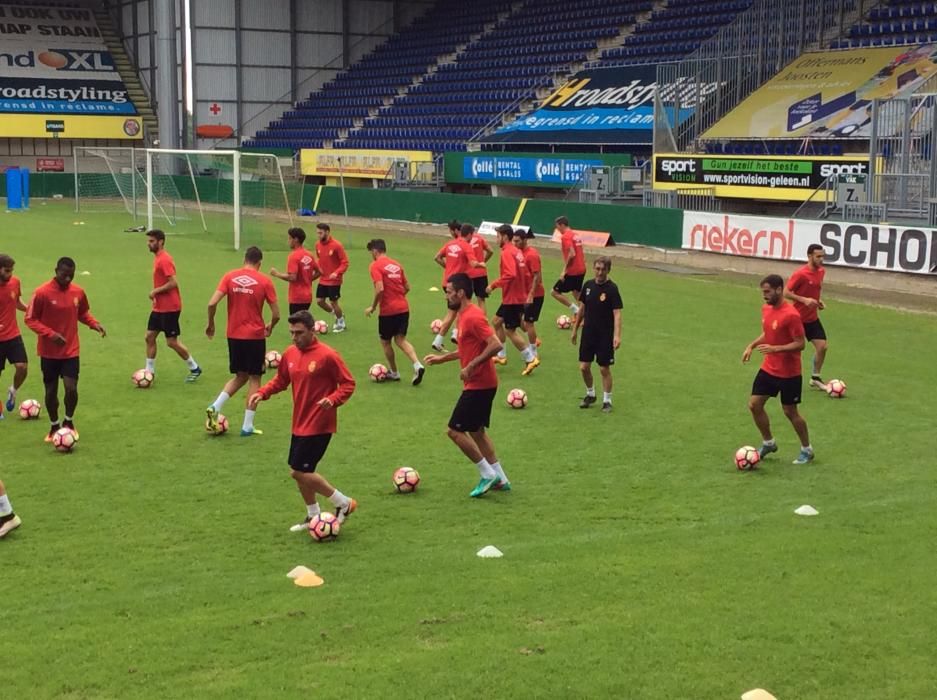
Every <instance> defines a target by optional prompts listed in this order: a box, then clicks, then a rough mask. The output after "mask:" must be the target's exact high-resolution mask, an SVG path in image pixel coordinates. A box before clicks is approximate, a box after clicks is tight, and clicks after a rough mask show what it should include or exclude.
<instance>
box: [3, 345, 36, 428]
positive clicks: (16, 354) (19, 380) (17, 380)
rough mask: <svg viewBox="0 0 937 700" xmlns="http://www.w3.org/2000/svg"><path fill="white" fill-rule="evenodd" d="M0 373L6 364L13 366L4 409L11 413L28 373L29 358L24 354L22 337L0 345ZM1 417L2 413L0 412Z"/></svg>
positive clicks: (24, 346)
mask: <svg viewBox="0 0 937 700" xmlns="http://www.w3.org/2000/svg"><path fill="white" fill-rule="evenodd" d="M0 346H2V347H0V373H2V372H3V366H4V364H5V363H6V362H9V363H10V364H11V365H13V383H12V384H11V385H10V388H9V389H7V399H6V408H7V410H8V411H12V410H13V409H14V408H16V392H18V391H19V389H20V387H21V386H23V382H25V381H26V375H27V374H28V373H29V356H28V355H27V354H26V345H25V344H24V343H23V337H22V336H17V337H16V338H13V339H12V340H8V341H6V342H5V343H0ZM0 415H2V411H0Z"/></svg>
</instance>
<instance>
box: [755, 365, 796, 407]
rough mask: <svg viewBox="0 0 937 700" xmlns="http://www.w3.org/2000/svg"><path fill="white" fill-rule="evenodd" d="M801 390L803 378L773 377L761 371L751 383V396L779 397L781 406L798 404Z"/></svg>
mask: <svg viewBox="0 0 937 700" xmlns="http://www.w3.org/2000/svg"><path fill="white" fill-rule="evenodd" d="M802 389H803V377H802V376H801V375H799V374H798V375H797V376H796V377H775V376H774V375H773V374H768V373H767V372H765V371H764V370H763V369H760V370H758V374H756V375H755V381H754V382H752V396H777V395H778V394H780V395H781V405H782V406H795V405H797V404H799V403H800V394H801V391H802Z"/></svg>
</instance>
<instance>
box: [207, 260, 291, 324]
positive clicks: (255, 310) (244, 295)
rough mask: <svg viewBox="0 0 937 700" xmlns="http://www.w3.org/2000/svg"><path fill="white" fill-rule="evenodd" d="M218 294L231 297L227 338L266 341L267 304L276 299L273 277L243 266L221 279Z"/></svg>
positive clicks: (229, 298) (229, 299)
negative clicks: (265, 310)
mask: <svg viewBox="0 0 937 700" xmlns="http://www.w3.org/2000/svg"><path fill="white" fill-rule="evenodd" d="M218 291H219V292H222V293H223V294H224V295H225V296H226V297H228V330H227V336H228V337H229V338H233V339H236V340H263V339H264V338H265V337H266V324H265V323H264V302H265V301H266V302H270V303H273V302H275V301H276V300H277V292H276V289H274V288H273V282H272V281H271V280H270V278H269V277H267V276H266V275H265V274H264V273H262V272H260V271H259V270H255V269H253V268H250V267H242V268H240V269H239V270H231V272H229V273H227V274H226V275H225V276H224V277H222V278H221V281H220V282H219V283H218Z"/></svg>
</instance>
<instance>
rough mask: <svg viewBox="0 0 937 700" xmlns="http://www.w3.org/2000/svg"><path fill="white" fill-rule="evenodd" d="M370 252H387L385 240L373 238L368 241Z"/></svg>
mask: <svg viewBox="0 0 937 700" xmlns="http://www.w3.org/2000/svg"><path fill="white" fill-rule="evenodd" d="M368 250H376V251H377V252H378V253H386V252H387V244H386V243H385V242H384V239H383V238H372V239H371V240H370V241H368Z"/></svg>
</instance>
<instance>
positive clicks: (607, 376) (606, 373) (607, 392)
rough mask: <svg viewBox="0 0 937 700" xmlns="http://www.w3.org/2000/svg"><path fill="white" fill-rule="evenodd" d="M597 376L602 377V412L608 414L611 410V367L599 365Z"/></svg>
mask: <svg viewBox="0 0 937 700" xmlns="http://www.w3.org/2000/svg"><path fill="white" fill-rule="evenodd" d="M599 374H600V375H601V377H602V410H603V411H604V412H605V413H608V412H609V411H611V410H612V367H611V365H607V364H606V365H603V364H601V363H600V364H599Z"/></svg>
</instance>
